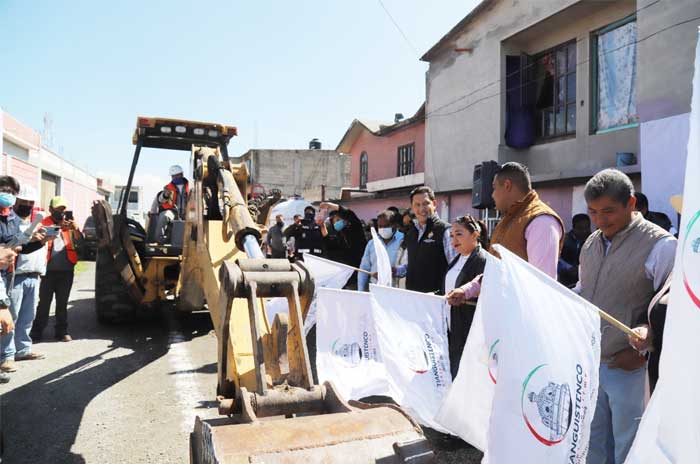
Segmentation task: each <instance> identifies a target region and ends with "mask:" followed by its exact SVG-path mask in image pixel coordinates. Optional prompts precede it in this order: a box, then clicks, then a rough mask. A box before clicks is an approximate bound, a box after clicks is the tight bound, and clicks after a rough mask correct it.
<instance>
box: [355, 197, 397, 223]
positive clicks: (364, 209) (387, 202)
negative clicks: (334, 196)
mask: <svg viewBox="0 0 700 464" xmlns="http://www.w3.org/2000/svg"><path fill="white" fill-rule="evenodd" d="M342 204H343V206H344V207H346V208H349V209H351V210H353V211H354V212H355V214H357V217H359V218H360V219H362V220H363V221H369V220H370V219H374V218H376V217H377V214H379V213H380V212H382V211H384V210H385V209H387V208H388V207H389V206H396V207H397V208H399V209H405V208H408V207H409V206H410V204H409V202H408V196H403V195H402V196H401V197H394V198H382V199H379V200H353V201H344V202H342Z"/></svg>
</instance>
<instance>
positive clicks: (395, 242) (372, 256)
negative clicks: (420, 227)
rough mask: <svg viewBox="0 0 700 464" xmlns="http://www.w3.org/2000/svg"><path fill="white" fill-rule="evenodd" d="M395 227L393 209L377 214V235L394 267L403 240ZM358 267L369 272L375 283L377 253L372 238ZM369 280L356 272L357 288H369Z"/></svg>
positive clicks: (363, 289) (365, 289) (361, 273)
mask: <svg viewBox="0 0 700 464" xmlns="http://www.w3.org/2000/svg"><path fill="white" fill-rule="evenodd" d="M396 229H397V222H396V218H395V213H394V212H393V211H391V210H386V211H382V212H381V213H379V214H378V215H377V235H379V238H380V239H381V240H382V242H383V244H384V248H386V251H387V253H388V254H389V261H390V262H391V267H396V266H397V265H398V262H397V257H398V255H399V248H400V247H401V242H402V241H403V233H401V232H399V231H398V230H396ZM360 269H363V270H365V271H369V272H371V273H372V280H371V282H372V283H377V279H376V275H377V254H376V253H375V251H374V241H373V240H370V241H369V242H367V246H366V247H365V254H364V255H363V256H362V261H361V262H360ZM369 280H370V276H369V275H367V274H365V273H364V272H360V273H358V276H357V289H358V290H360V291H365V292H366V291H367V290H368V289H369Z"/></svg>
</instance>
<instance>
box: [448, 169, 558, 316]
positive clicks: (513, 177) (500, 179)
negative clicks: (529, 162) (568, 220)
mask: <svg viewBox="0 0 700 464" xmlns="http://www.w3.org/2000/svg"><path fill="white" fill-rule="evenodd" d="M493 201H494V203H495V204H496V209H498V211H500V212H501V214H502V215H503V218H502V219H501V221H500V222H499V223H498V225H497V226H496V228H495V229H494V231H493V235H491V248H490V249H489V251H490V252H491V253H492V254H494V255H496V256H497V255H498V253H496V252H495V250H494V249H493V245H497V244H498V245H502V246H504V247H505V248H507V249H508V250H510V251H512V252H513V253H515V254H516V255H518V256H520V257H521V258H522V259H524V260H525V261H527V262H529V263H530V264H532V265H533V266H535V267H536V268H538V269H539V270H541V271H542V272H544V273H545V274H547V275H549V276H550V277H552V278H554V279H556V278H557V263H558V261H559V251H560V250H561V246H562V244H563V237H564V223H563V222H562V221H561V219H560V218H559V216H558V215H557V213H555V212H554V210H553V209H552V208H550V207H549V206H547V204H546V203H544V202H543V201H542V200H540V198H539V196H538V195H537V192H535V191H534V190H533V189H532V181H531V180H530V172H529V171H528V169H527V167H526V166H524V165H522V164H520V163H515V162H510V163H505V164H504V165H502V166H501V167H500V168H499V169H498V172H497V174H496V176H495V177H494V179H493ZM478 279H480V277H479V278H478ZM479 291H480V285H479V283H478V281H476V280H475V281H472V282H467V283H466V284H465V285H463V286H462V287H459V288H456V289H454V290H453V291H452V292H450V294H448V295H447V297H448V301H449V303H450V304H451V305H453V306H456V305H459V304H463V303H464V301H465V300H467V299H468V298H473V297H475V296H476V295H477V294H478V292H479Z"/></svg>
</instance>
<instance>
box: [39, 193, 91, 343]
mask: <svg viewBox="0 0 700 464" xmlns="http://www.w3.org/2000/svg"><path fill="white" fill-rule="evenodd" d="M67 207H68V203H66V200H65V199H64V198H63V197H53V198H52V199H51V202H50V203H49V212H50V213H51V216H49V217H47V218H44V220H43V221H41V223H42V224H43V225H44V227H58V228H59V230H58V235H56V237H55V238H54V239H53V240H52V241H50V242H48V247H47V254H46V256H47V263H46V274H45V275H44V277H43V278H42V279H41V284H40V285H39V305H38V307H37V309H36V319H35V320H34V327H32V331H31V338H32V339H33V340H40V339H41V336H42V332H43V331H44V329H45V328H46V325H47V324H48V322H49V309H50V308H51V301H52V300H53V297H54V295H56V326H55V336H56V339H58V340H61V341H63V342H69V341H71V340H73V338H71V336H70V335H68V298H69V297H70V290H71V287H72V286H73V272H74V269H75V265H76V263H77V262H78V252H77V245H78V243H79V241H80V240H82V238H83V234H82V233H81V232H80V230H79V229H78V226H77V225H76V224H75V221H74V220H73V219H69V220H66V218H65V214H66V208H67Z"/></svg>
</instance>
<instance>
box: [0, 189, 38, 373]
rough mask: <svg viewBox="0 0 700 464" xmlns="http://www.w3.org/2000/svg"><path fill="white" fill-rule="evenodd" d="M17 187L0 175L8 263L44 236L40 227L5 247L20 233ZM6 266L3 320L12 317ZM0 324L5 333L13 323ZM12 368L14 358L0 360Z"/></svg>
mask: <svg viewBox="0 0 700 464" xmlns="http://www.w3.org/2000/svg"><path fill="white" fill-rule="evenodd" d="M19 189H20V186H19V182H17V180H16V179H15V178H14V177H10V176H0V251H1V253H0V255H2V256H3V258H8V257H12V258H13V259H12V261H11V262H10V265H11V264H12V263H13V261H14V257H15V256H16V253H23V254H27V253H31V252H33V251H36V250H38V249H40V248H41V246H42V243H41V241H42V240H44V238H45V236H44V233H45V229H44V228H43V227H41V228H38V230H36V231H35V232H34V234H33V236H32V241H31V242H30V243H27V244H25V245H21V246H17V247H14V248H12V249H10V248H8V247H7V244H8V243H10V242H11V241H12V240H13V239H15V238H16V237H17V236H18V235H19V234H20V222H21V221H20V219H19V217H17V215H16V214H15V213H14V211H13V209H12V207H13V206H14V205H15V203H16V201H17V198H16V195H17V194H18V193H19ZM3 245H4V246H3ZM7 267H9V266H8V265H7V264H5V263H3V265H2V266H0V269H2V272H1V273H0V319H2V320H3V321H4V320H5V319H6V317H7V316H8V315H9V318H10V320H13V319H14V318H13V317H12V314H11V313H10V306H11V300H10V298H9V295H8V293H9V292H8V290H7V284H8V282H9V279H10V276H9V275H8V273H7V271H6V268H7ZM1 325H2V329H3V330H2V333H3V334H7V333H9V332H11V331H12V330H13V329H14V324H12V327H10V326H8V325H7V324H5V323H1ZM4 338H6V337H5V336H3V339H4ZM14 370H15V366H14V359H6V360H5V359H3V360H2V362H0V371H2V372H13V371H14ZM3 381H6V380H5V379H4V378H3V377H2V376H0V382H3Z"/></svg>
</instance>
